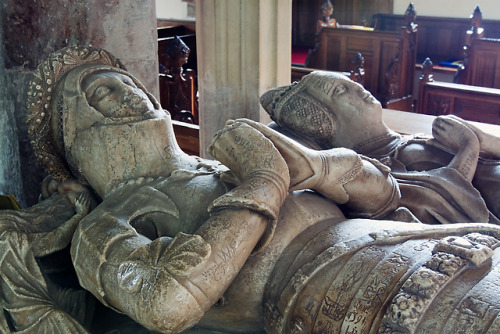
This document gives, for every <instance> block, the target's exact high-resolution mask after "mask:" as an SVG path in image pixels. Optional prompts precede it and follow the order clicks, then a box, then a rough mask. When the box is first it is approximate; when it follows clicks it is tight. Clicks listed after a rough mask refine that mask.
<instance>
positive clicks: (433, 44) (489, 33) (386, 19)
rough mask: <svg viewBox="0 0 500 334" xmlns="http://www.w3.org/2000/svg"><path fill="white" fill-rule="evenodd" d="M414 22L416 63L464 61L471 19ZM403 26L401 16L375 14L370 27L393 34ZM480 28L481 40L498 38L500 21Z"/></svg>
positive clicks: (421, 18)
mask: <svg viewBox="0 0 500 334" xmlns="http://www.w3.org/2000/svg"><path fill="white" fill-rule="evenodd" d="M476 8H478V7H476ZM475 11H476V10H474V12H475ZM473 15H474V14H473ZM416 22H417V23H418V41H417V63H420V64H421V63H422V62H423V61H424V60H425V59H426V58H427V57H429V58H430V59H433V61H434V63H435V64H439V63H440V62H443V61H448V60H450V59H462V58H463V51H462V48H463V46H464V45H466V44H467V34H466V32H467V31H468V30H470V29H471V27H472V23H471V18H450V17H434V16H418V17H417V19H416ZM404 23H405V16H404V15H395V14H375V15H374V16H373V23H372V24H373V27H374V28H375V30H382V31H394V29H396V28H397V27H400V26H401V25H404ZM481 27H482V28H483V29H484V32H485V36H484V37H487V38H500V20H482V21H481Z"/></svg>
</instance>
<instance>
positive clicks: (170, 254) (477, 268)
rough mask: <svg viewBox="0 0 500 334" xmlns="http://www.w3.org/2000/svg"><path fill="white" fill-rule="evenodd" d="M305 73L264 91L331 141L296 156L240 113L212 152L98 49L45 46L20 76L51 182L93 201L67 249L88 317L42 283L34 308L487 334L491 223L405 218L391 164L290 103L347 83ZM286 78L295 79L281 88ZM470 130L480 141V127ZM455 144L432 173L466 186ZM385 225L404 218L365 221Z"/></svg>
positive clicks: (493, 325)
mask: <svg viewBox="0 0 500 334" xmlns="http://www.w3.org/2000/svg"><path fill="white" fill-rule="evenodd" d="M316 76H318V74H317V73H316V74H314V75H312V76H310V77H309V79H306V80H304V82H303V83H302V82H301V84H298V85H293V86H291V88H289V89H285V90H284V91H280V92H279V94H275V93H276V91H272V92H271V93H269V94H267V95H265V97H263V100H262V101H263V104H264V106H265V107H266V108H267V109H268V110H270V111H272V114H273V113H274V112H276V114H274V116H276V115H277V116H276V117H275V119H276V121H277V123H278V124H280V125H281V127H283V128H286V127H287V126H288V125H287V124H284V123H281V120H282V119H283V118H285V117H281V116H279V115H281V114H279V113H281V112H282V111H283V110H295V111H296V113H297V115H298V116H299V118H298V119H297V122H299V120H300V117H302V119H301V121H300V122H301V123H302V124H304V127H302V128H300V129H299V130H300V131H299V132H301V133H302V137H303V136H306V137H308V138H309V139H310V138H311V136H312V137H313V138H314V139H313V142H314V143H316V144H321V143H323V142H325V143H326V144H328V145H330V146H329V147H320V149H321V150H313V149H310V148H306V147H305V146H301V145H300V144H298V143H297V142H295V141H292V140H289V139H287V137H284V136H282V135H281V134H280V133H279V132H277V131H275V130H273V129H271V128H267V127H264V126H261V125H259V124H258V123H255V122H251V121H249V120H238V121H233V122H230V124H228V125H227V126H226V127H225V128H224V129H223V130H221V131H220V132H219V133H218V134H217V135H216V136H215V138H214V139H213V141H212V144H211V146H210V149H209V150H210V153H211V154H212V155H213V156H214V157H216V158H217V159H218V161H220V162H216V161H209V160H204V159H201V158H198V157H193V156H188V155H186V154H184V153H183V152H182V151H181V150H180V148H179V146H178V145H177V143H176V141H175V137H174V134H173V130H172V125H171V122H170V117H169V114H168V113H167V112H166V111H163V110H162V109H161V107H160V106H159V104H158V103H157V101H156V100H155V99H154V97H152V96H151V95H150V94H149V93H148V92H147V91H146V90H145V89H144V87H143V86H142V85H141V84H140V82H138V81H137V79H135V78H134V77H133V76H132V75H130V74H129V73H128V72H126V71H125V70H124V69H123V67H122V66H121V64H120V63H119V61H117V60H116V59H115V58H114V57H113V56H112V55H110V54H109V53H108V52H106V51H104V50H98V49H94V48H90V47H71V48H67V49H63V50H61V51H58V52H56V53H55V54H53V55H52V56H51V57H50V58H49V59H48V60H47V62H45V63H43V64H41V65H40V67H39V69H38V70H37V72H36V75H35V79H34V81H33V83H32V85H31V89H30V93H29V101H28V102H29V105H30V119H29V123H28V125H29V132H30V138H31V140H32V145H33V147H34V149H35V151H36V152H37V156H38V158H39V159H40V161H41V162H42V163H43V164H44V165H45V167H46V168H47V169H48V171H49V172H50V173H51V175H53V177H54V178H55V179H56V180H57V181H58V182H61V184H63V183H64V182H71V180H74V179H76V180H78V181H79V182H80V183H81V184H83V185H85V186H87V187H88V189H91V191H92V192H93V193H94V195H95V197H96V201H97V204H98V205H97V206H96V207H95V208H93V209H92V211H91V212H90V213H88V214H87V215H86V216H85V217H79V218H78V220H80V219H81V221H79V222H77V223H76V224H78V226H77V227H76V230H75V232H74V234H73V235H72V239H71V249H70V253H71V265H72V267H73V268H74V269H75V271H76V276H77V277H78V282H79V284H80V286H81V287H82V288H83V289H84V290H85V291H88V292H90V293H91V294H92V295H93V296H94V297H95V298H96V299H97V301H98V303H97V306H96V309H97V308H99V310H100V312H95V314H94V317H93V318H92V319H91V321H90V322H86V321H82V320H81V318H79V317H78V316H77V315H74V314H72V313H71V312H66V311H64V310H68V309H78V307H79V306H80V305H81V304H82V301H81V300H76V299H67V300H63V302H60V301H59V300H53V299H51V298H52V297H51V295H50V293H49V294H47V295H40V298H39V300H41V301H43V302H45V301H47V300H49V301H51V305H53V308H54V309H56V310H63V312H59V313H61V314H63V315H64V316H61V317H60V318H59V319H60V322H61V323H64V324H67V323H73V322H74V323H78V324H79V325H81V326H82V328H84V330H87V331H89V332H99V331H100V332H103V331H104V329H103V328H104V327H105V328H106V329H108V330H111V329H117V330H119V329H120V322H122V323H123V319H124V318H119V319H120V320H119V321H116V322H113V320H111V318H106V315H107V314H108V312H107V311H105V310H115V311H117V312H119V313H122V314H124V315H125V316H127V317H128V318H131V319H133V321H134V322H135V323H137V324H139V325H140V327H134V328H138V329H137V330H136V331H137V332H138V333H139V332H141V331H145V332H147V331H153V332H164V333H170V332H182V331H185V330H188V329H189V328H192V327H196V328H197V329H199V330H201V329H203V330H209V331H210V330H212V331H217V332H231V333H235V332H245V333H250V332H268V333H298V332H301V333H303V332H306V333H307V332H334V331H342V332H358V333H368V332H380V333H389V332H394V331H407V332H415V331H418V330H420V331H423V330H427V331H431V330H433V331H437V332H447V331H451V329H454V328H481V329H483V331H486V330H490V331H491V332H495V331H496V330H498V328H499V327H500V320H497V314H498V312H497V311H496V310H498V309H500V305H499V304H500V300H499V299H498V297H497V295H498V294H497V289H496V285H495V282H496V281H498V256H495V255H496V252H497V251H496V249H497V246H498V245H499V243H500V241H499V238H500V229H499V228H498V227H497V226H496V225H494V224H488V223H487V222H488V221H489V220H488V219H485V220H480V221H479V222H480V223H471V222H473V221H475V220H470V219H468V218H467V219H464V220H462V218H463V216H462V214H461V215H457V216H452V217H451V218H449V220H450V221H449V222H453V223H456V224H453V225H429V224H422V223H420V222H416V221H417V220H418V219H419V218H418V217H420V215H419V214H418V213H413V212H412V211H411V208H406V209H405V208H404V207H403V206H402V205H401V203H402V201H403V198H404V197H405V196H404V194H405V193H404V191H403V190H401V189H402V186H401V182H400V180H399V178H398V177H397V176H395V175H394V171H393V170H392V169H390V168H393V167H395V166H399V165H396V164H394V165H390V166H389V164H388V161H390V159H389V160H387V161H386V160H384V159H381V160H380V161H378V160H376V159H375V158H374V157H372V158H368V157H366V156H364V155H360V154H359V153H361V152H356V151H355V150H352V148H353V145H354V146H355V144H357V143H353V142H352V141H353V140H351V142H348V141H347V139H346V141H345V142H340V141H338V142H337V140H339V138H341V137H342V138H343V137H345V138H348V137H349V136H348V135H347V134H348V133H349V130H348V129H345V128H343V122H344V121H346V122H347V123H346V124H350V123H348V119H349V117H346V118H342V115H340V114H339V115H334V116H328V115H325V114H324V113H322V112H320V113H319V114H314V113H311V112H310V110H309V109H307V108H303V109H302V107H303V106H304V105H303V104H301V103H299V102H300V101H297V100H294V98H295V96H297V97H300V96H301V94H299V92H301V93H304V92H308V93H310V98H308V99H307V101H308V102H309V103H310V104H311V108H313V110H314V111H321V110H322V109H320V107H321V106H322V105H323V104H326V105H329V104H330V105H331V104H333V103H334V102H333V101H332V100H329V99H327V97H326V95H321V94H320V93H321V92H322V91H324V92H330V90H331V89H334V90H332V91H336V92H340V93H342V91H343V92H346V91H348V90H349V87H350V86H349V85H350V83H349V82H348V81H345V82H342V85H343V88H342V87H339V88H332V87H333V86H335V87H336V85H335V82H336V81H335V80H334V79H333V78H329V77H328V76H327V75H323V74H321V75H320V76H321V77H322V78H323V79H325V78H326V79H325V80H315V79H314V78H315V77H316ZM300 85H304V86H305V87H306V88H307V89H304V90H302V89H295V88H294V87H301V86H300ZM330 86H332V87H330ZM314 87H316V88H317V89H318V91H316V90H315V89H314ZM355 87H357V86H355ZM309 90H310V91H309ZM283 92H284V94H282V93H283ZM339 95H342V94H339ZM358 95H359V96H358V98H354V97H351V99H347V100H350V102H349V101H344V102H342V103H343V104H342V106H344V107H346V108H349V106H351V107H352V108H351V109H353V110H354V109H355V110H357V111H358V112H360V113H361V112H363V113H364V110H363V107H364V106H365V105H364V103H365V102H366V100H370V99H369V97H368V95H366V93H364V92H363V91H360V92H359V94H358ZM270 96H272V98H269V97H270ZM278 96H281V97H282V98H278ZM359 98H361V101H360V99H359ZM339 101H343V100H342V99H340V100H339ZM370 101H371V100H370ZM372 102H373V104H376V103H375V102H374V101H372ZM296 106H299V107H300V108H298V109H294V108H295V107H296ZM301 110H303V112H301ZM327 110H329V109H327ZM372 112H373V115H376V112H375V109H373V110H371V109H367V111H366V113H364V114H365V115H366V116H370V117H372ZM278 114H279V115H278ZM283 115H284V114H283ZM332 115H333V114H332ZM329 117H330V118H329ZM373 117H375V116H373ZM324 120H326V121H327V122H323V121H324ZM334 121H335V122H334ZM292 122H295V120H294V121H292ZM308 122H309V123H308ZM311 124H314V125H318V126H319V127H314V126H313V127H311ZM453 124H454V123H453ZM461 124H465V123H461ZM352 125H353V126H355V125H359V126H361V124H357V123H355V122H354V123H353V124H352ZM292 128H293V127H291V128H290V129H292ZM355 129H356V128H354V129H353V130H352V131H354V130H355ZM360 129H364V128H363V127H360ZM289 131H290V132H293V131H292V130H289ZM308 131H309V132H308ZM471 131H472V133H473V134H474V136H476V137H475V138H476V139H477V140H478V142H481V143H480V147H481V148H483V147H482V146H481V145H482V144H483V142H486V141H487V140H486V139H484V138H486V137H485V135H483V134H480V133H479V132H477V131H476V132H474V130H473V129H471ZM352 133H355V132H352ZM294 134H295V135H297V134H296V133H294ZM341 134H343V135H342V136H340V135H341ZM361 134H370V135H375V134H377V133H376V131H374V132H370V131H369V130H368V128H367V129H365V130H363V131H361ZM391 136H392V133H391ZM481 136H482V137H483V139H482V140H479V137H481ZM328 137H331V138H330V139H328ZM376 137H377V138H378V137H380V138H381V139H380V141H379V142H380V143H382V142H383V143H385V140H386V139H387V138H386V137H385V136H382V134H377V136H376ZM461 138H462V137H461ZM463 138H467V139H468V140H469V139H470V141H471V143H472V142H473V140H472V139H471V138H474V137H473V136H470V138H469V137H467V136H465V137H463ZM357 139H361V135H360V134H357ZM439 139H440V136H439V134H438V133H436V140H439ZM363 142H364V141H363ZM398 143H399V142H398ZM439 143H441V144H443V145H442V146H446V145H448V146H453V145H452V143H451V144H450V143H449V142H447V141H446V140H444V139H443V140H441V141H439ZM441 144H438V143H437V142H435V143H434V147H436V146H439V145H441ZM341 145H344V146H345V148H336V147H337V146H341ZM398 146H399V145H398ZM407 146H410V143H408V145H407ZM331 147H335V148H331ZM452 148H453V147H452ZM455 148H457V147H456V146H455ZM486 148H487V145H486V147H485V148H484V149H485V150H486ZM459 151H460V150H457V152H454V153H455V155H454V156H449V157H451V161H448V162H447V163H446V164H445V166H446V167H447V168H450V169H454V170H456V171H457V173H460V175H461V176H460V177H461V178H463V179H465V180H467V179H468V178H470V177H471V176H473V175H474V173H472V172H471V169H470V167H469V168H467V166H464V165H463V164H461V161H458V160H460V159H455V158H454V157H456V156H461V155H460V154H462V153H463V154H465V156H466V157H472V158H473V157H474V156H475V155H474V154H473V153H474V152H472V153H471V152H469V151H467V152H461V151H460V152H459ZM382 162H384V163H386V165H384V164H383V163H382ZM450 173H453V172H450ZM438 176H440V175H438ZM457 178H458V177H457ZM444 180H447V178H446V177H444ZM451 180H453V179H451ZM440 182H441V181H440ZM443 182H444V181H443ZM290 184H291V188H290ZM370 194H371V195H370ZM468 196H469V195H468ZM476 202H481V201H480V200H477V201H476ZM483 204H484V203H483ZM339 205H341V206H339ZM471 205H475V202H474V203H472V204H471ZM450 207H451V208H453V209H455V205H451V206H450ZM458 207H459V208H460V205H459V206H458ZM461 210H462V209H460V210H458V209H457V210H456V211H459V212H462V211H461ZM80 211H81V210H80ZM465 211H467V210H465ZM486 211H487V212H488V210H487V209H486ZM77 212H79V210H77ZM81 212H82V213H81V215H83V214H85V213H86V212H85V210H83V211H81ZM356 213H358V214H359V216H358V217H362V218H356V217H355V214H356ZM346 215H347V216H349V217H346ZM424 216H425V215H423V217H424ZM432 216H433V217H434V216H437V214H433V215H432ZM486 216H488V214H487V213H486ZM70 217H71V216H68V217H67V219H69V220H71V219H72V218H70ZM367 217H368V218H367ZM382 217H384V218H387V217H402V218H405V219H406V220H407V221H408V220H411V221H412V222H410V223H408V222H400V221H395V220H393V218H391V220H375V219H372V218H382ZM455 217H459V218H460V219H455ZM480 217H482V216H480ZM492 219H493V218H492ZM34 257H36V254H35V255H34ZM17 265H23V264H22V263H19V264H17ZM41 270H43V268H41ZM13 284H14V285H16V284H21V283H20V282H17V281H16V280H13ZM1 287H2V289H3V288H4V286H3V285H2V286H1ZM49 292H50V291H49ZM2 296H3V295H2ZM2 298H3V297H2ZM30 303H31V302H30V301H27V302H25V304H24V307H25V308H26V309H27V308H28V307H29V306H30ZM65 303H66V304H71V307H67V305H66V307H62V306H64V305H63V304H65ZM4 305H5V302H4V301H2V306H3V308H4V314H6V316H5V320H4V321H3V322H4V325H5V323H6V325H5V326H8V327H9V328H10V329H11V330H12V331H14V332H15V331H20V330H22V328H19V327H17V326H18V324H20V323H21V322H22V321H23V320H26V318H25V317H24V318H23V316H22V314H19V316H18V317H17V318H16V317H15V314H14V313H13V312H12V310H11V309H7V308H6V307H5V306H4ZM101 311H102V312H101ZM24 314H26V313H24ZM103 317H104V319H105V320H104V321H103ZM15 318H16V319H18V320H19V321H13V319H15ZM113 319H116V318H113ZM26 321H28V320H26ZM28 322H29V321H28ZM89 323H90V324H89ZM42 324H43V325H44V326H50V325H51V324H50V323H47V322H45V323H44V322H43V320H42V321H40V325H42ZM99 324H101V326H103V327H99ZM103 324H105V326H104V325H103ZM465 324H467V326H466V325H465ZM37 325H38V324H33V326H35V327H36V326H37ZM139 325H137V326H139ZM127 326H129V328H131V327H130V326H131V325H130V323H127ZM35 327H33V328H35ZM141 328H142V329H141ZM53 332H57V327H55V326H54V330H53ZM59 332H63V331H59Z"/></svg>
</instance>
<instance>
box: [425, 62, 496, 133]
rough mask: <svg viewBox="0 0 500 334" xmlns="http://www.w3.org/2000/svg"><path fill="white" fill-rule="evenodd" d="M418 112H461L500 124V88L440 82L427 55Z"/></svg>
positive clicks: (459, 114) (472, 119)
mask: <svg viewBox="0 0 500 334" xmlns="http://www.w3.org/2000/svg"><path fill="white" fill-rule="evenodd" d="M419 85H420V86H419V98H418V102H417V113H420V114H427V115H436V116H437V115H448V114H452V115H457V116H459V117H461V118H463V119H466V120H471V121H476V122H483V123H491V124H500V89H495V88H485V87H477V86H471V85H463V84H457V83H448V82H438V81H434V79H433V77H432V62H431V61H430V60H429V59H427V60H426V61H425V62H424V66H423V75H422V77H421V78H420V83H419Z"/></svg>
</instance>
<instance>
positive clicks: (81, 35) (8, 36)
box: [0, 0, 158, 206]
mask: <svg viewBox="0 0 500 334" xmlns="http://www.w3.org/2000/svg"><path fill="white" fill-rule="evenodd" d="M0 38H1V42H2V47H1V48H0V67H1V70H0V87H2V89H0V108H1V109H0V113H2V120H8V122H9V124H15V128H12V127H11V126H10V125H9V126H7V127H0V139H2V142H3V143H5V142H6V141H5V140H6V138H8V139H9V140H10V141H11V142H9V144H8V145H9V148H8V154H9V155H10V156H2V161H7V162H8V167H6V168H7V169H8V170H9V175H7V174H6V173H0V193H11V192H18V191H19V190H12V189H13V188H12V186H9V187H7V186H6V184H7V183H9V184H11V183H16V184H20V183H22V188H21V189H22V191H21V192H20V193H14V195H15V196H16V197H17V198H18V199H19V200H20V202H21V204H22V205H23V204H24V205H23V206H29V205H32V204H34V203H35V202H36V200H37V198H38V194H39V191H40V183H41V180H42V179H43V177H44V176H45V172H44V171H43V170H42V168H41V167H40V166H39V165H38V164H37V163H36V160H35V158H34V154H33V152H32V150H31V147H30V145H29V140H28V138H27V129H26V124H25V122H26V106H25V103H26V102H25V101H26V90H27V85H28V82H29V81H30V80H31V76H32V73H33V71H34V70H35V68H36V67H37V66H38V64H40V63H41V62H42V61H43V60H45V59H46V58H47V56H48V55H49V54H50V53H52V52H54V51H56V50H58V49H61V48H63V47H65V46H69V45H77V44H84V45H92V46H95V47H100V48H104V49H107V50H108V51H110V52H111V53H113V54H114V55H116V56H117V57H118V58H120V59H121V60H122V62H123V64H124V65H125V66H126V67H127V68H128V69H129V71H130V72H131V73H133V74H134V75H135V76H137V77H138V78H139V79H140V80H141V81H142V82H143V83H144V84H145V85H146V87H148V89H149V90H150V91H151V92H152V93H153V94H156V96H158V74H157V73H158V59H157V41H156V11H155V2H154V1H151V0H83V1H72V0H37V1H18V0H2V1H1V2H0ZM16 140H17V141H18V145H16V143H14V142H12V141H16ZM2 145H3V144H2ZM1 153H3V151H2V152H1ZM16 161H19V163H17V164H16ZM16 166H17V167H16ZM2 168H4V167H0V170H1V169H2ZM16 168H17V169H20V171H19V170H18V171H15V169H16ZM7 180H8V181H7Z"/></svg>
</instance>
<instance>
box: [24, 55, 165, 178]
mask: <svg viewBox="0 0 500 334" xmlns="http://www.w3.org/2000/svg"><path fill="white" fill-rule="evenodd" d="M158 110H161V107H160V105H159V104H158V102H157V101H156V99H155V98H154V97H153V96H152V95H151V94H149V93H148V92H147V90H146V89H145V87H144V86H143V85H142V84H141V83H140V82H139V81H138V80H137V79H136V78H134V77H133V76H132V75H130V74H129V73H128V72H127V71H126V70H125V69H124V66H123V65H122V64H121V63H120V62H119V60H118V59H116V58H115V57H114V56H112V55H111V54H110V53H108V52H107V51H105V50H100V49H96V48H92V47H83V46H75V47H68V48H65V49H62V50H60V51H58V52H55V53H54V54H52V55H51V56H50V57H49V58H48V59H47V60H46V61H45V62H43V63H42V64H40V66H39V67H38V68H37V70H36V71H35V73H34V78H33V80H32V81H31V82H30V85H29V90H28V112H29V114H28V120H27V123H28V136H29V138H30V141H31V145H32V146H33V149H34V151H35V154H36V156H37V158H38V159H39V161H40V162H41V163H42V164H43V165H44V166H45V167H46V169H47V170H48V172H49V173H50V174H51V175H52V176H53V177H54V178H55V179H56V180H58V181H65V180H67V179H69V178H71V177H72V174H73V175H75V176H78V172H77V170H76V169H77V167H76V166H71V164H70V163H68V159H67V154H66V153H67V152H66V148H67V147H68V146H71V144H72V142H73V141H74V139H75V136H76V132H77V131H78V130H79V129H85V128H88V127H90V126H92V125H93V124H96V123H103V124H104V123H120V122H126V121H133V120H142V119H147V118H152V117H153V116H152V115H151V113H154V112H155V111H158ZM82 181H83V180H82Z"/></svg>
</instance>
